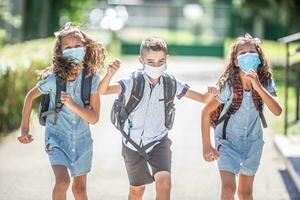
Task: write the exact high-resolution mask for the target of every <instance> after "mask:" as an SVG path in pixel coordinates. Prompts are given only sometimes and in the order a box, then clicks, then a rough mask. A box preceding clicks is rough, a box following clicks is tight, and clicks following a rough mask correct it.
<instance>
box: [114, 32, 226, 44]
mask: <svg viewBox="0 0 300 200" xmlns="http://www.w3.org/2000/svg"><path fill="white" fill-rule="evenodd" d="M117 36H118V38H120V40H122V41H124V42H129V43H134V44H140V43H141V41H142V40H143V39H145V38H146V37H149V36H158V37H162V38H164V39H165V40H166V42H167V44H180V45H194V44H201V45H210V44H215V43H223V41H216V40H215V38H214V37H213V36H211V35H201V36H198V37H197V36H195V35H194V33H193V32H191V31H189V30H169V29H162V28H147V29H141V28H126V29H123V30H121V31H119V32H118V33H117Z"/></svg>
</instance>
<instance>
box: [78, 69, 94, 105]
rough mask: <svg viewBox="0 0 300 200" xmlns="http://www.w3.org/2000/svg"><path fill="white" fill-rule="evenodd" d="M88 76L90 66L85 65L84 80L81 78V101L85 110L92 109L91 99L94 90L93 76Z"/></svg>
mask: <svg viewBox="0 0 300 200" xmlns="http://www.w3.org/2000/svg"><path fill="white" fill-rule="evenodd" d="M87 74H88V65H87V64H84V65H83V71H82V78H81V100H82V102H83V106H84V107H85V108H88V109H90V107H91V106H90V97H91V89H92V79H93V76H89V77H86V76H87Z"/></svg>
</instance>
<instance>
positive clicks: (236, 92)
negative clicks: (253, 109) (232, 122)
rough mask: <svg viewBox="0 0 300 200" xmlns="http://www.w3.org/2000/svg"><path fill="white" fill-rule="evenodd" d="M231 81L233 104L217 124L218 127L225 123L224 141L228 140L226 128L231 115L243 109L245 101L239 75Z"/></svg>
mask: <svg viewBox="0 0 300 200" xmlns="http://www.w3.org/2000/svg"><path fill="white" fill-rule="evenodd" d="M229 80H230V85H231V87H232V95H233V98H232V102H231V104H230V105H229V107H228V109H227V111H226V113H225V114H224V115H223V116H222V117H220V119H219V120H218V121H217V122H216V125H218V124H220V123H221V122H223V121H224V123H223V130H222V139H224V140H226V128H227V124H228V121H229V119H230V117H231V115H233V114H235V113H236V112H237V111H238V109H239V108H240V107H241V105H242V101H243V94H244V89H243V85H242V81H241V79H240V76H239V74H238V73H236V74H235V76H234V77H233V78H231V79H229Z"/></svg>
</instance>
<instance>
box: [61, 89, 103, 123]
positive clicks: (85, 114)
mask: <svg viewBox="0 0 300 200" xmlns="http://www.w3.org/2000/svg"><path fill="white" fill-rule="evenodd" d="M60 99H61V102H62V103H63V104H64V105H65V106H67V107H68V108H69V109H70V110H72V111H73V112H74V113H76V114H77V115H79V116H80V117H81V118H82V119H84V120H85V121H87V122H89V123H91V124H96V123H97V122H98V121H99V110H100V96H99V94H98V93H93V94H91V99H90V106H91V109H87V108H83V107H82V106H80V105H78V104H77V103H75V102H74V101H73V99H72V97H71V95H70V94H68V93H66V92H63V91H62V92H61V97H60Z"/></svg>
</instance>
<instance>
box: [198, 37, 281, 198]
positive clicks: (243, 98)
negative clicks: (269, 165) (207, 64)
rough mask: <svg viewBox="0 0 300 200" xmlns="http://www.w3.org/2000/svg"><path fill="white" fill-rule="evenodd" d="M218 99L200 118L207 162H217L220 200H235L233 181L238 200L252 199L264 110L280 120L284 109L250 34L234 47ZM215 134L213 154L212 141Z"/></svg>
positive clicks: (263, 122) (236, 42)
mask: <svg viewBox="0 0 300 200" xmlns="http://www.w3.org/2000/svg"><path fill="white" fill-rule="evenodd" d="M217 85H218V86H219V88H220V94H219V95H218V96H216V98H215V99H213V100H212V101H211V102H210V103H209V104H207V105H206V106H205V108H204V109H203V112H202V143H203V157H204V159H205V160H206V161H208V162H212V161H214V160H218V167H219V172H220V176H221V183H222V191H221V199H234V195H235V191H236V180H235V176H238V177H239V181H238V196H239V199H253V196H252V188H253V181H254V176H255V173H256V171H257V169H258V166H259V163H260V158H261V154H262V149H263V144H264V141H263V136H262V135H263V134H262V133H263V132H262V125H263V126H264V127H265V126H266V122H265V118H264V116H263V112H262V109H263V107H264V106H263V105H264V104H266V105H267V107H268V108H269V110H270V111H271V112H272V113H273V114H274V115H276V116H278V115H280V114H281V111H282V109H281V106H280V105H279V103H278V102H277V100H276V99H275V96H276V89H275V85H274V81H273V79H272V74H271V72H270V70H269V65H268V63H267V60H266V58H265V56H264V53H263V51H262V48H261V46H260V43H259V40H258V39H256V38H252V37H251V36H250V35H249V34H246V35H245V37H239V38H238V39H236V41H235V42H234V43H233V45H232V48H231V53H230V60H229V64H228V65H227V67H226V69H225V72H224V73H223V74H222V75H221V77H220V78H219V81H218V83H217ZM210 125H211V126H213V127H214V128H215V148H214V147H213V146H212V144H211V140H210Z"/></svg>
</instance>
